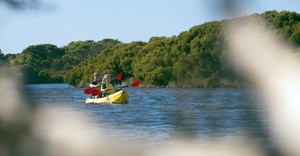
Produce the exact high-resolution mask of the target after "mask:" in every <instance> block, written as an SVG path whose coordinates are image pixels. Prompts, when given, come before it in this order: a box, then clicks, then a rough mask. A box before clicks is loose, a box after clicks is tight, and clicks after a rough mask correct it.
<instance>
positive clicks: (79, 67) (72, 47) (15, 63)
mask: <svg viewBox="0 0 300 156" xmlns="http://www.w3.org/2000/svg"><path fill="white" fill-rule="evenodd" d="M253 16H259V17H263V18H265V19H266V21H267V22H269V23H270V24H271V25H273V27H274V28H275V29H276V31H277V32H279V33H280V34H281V35H282V37H284V38H286V39H287V40H288V41H289V43H291V44H294V45H296V47H299V46H300V15H299V14H298V13H295V12H288V11H282V12H276V11H268V12H265V13H263V14H253V15H250V16H245V17H241V18H249V17H253ZM226 21H227V20H223V21H215V22H208V23H204V24H201V25H198V26H194V27H192V28H191V29H190V30H188V31H184V32H182V33H180V34H179V35H178V36H173V37H152V38H151V39H150V40H149V41H148V42H131V43H128V44H125V43H121V42H119V41H117V40H112V39H105V40H102V41H98V42H94V41H78V42H71V43H70V44H69V45H67V46H65V47H62V48H58V47H56V46H55V45H50V44H48V45H35V46H29V47H27V48H26V49H24V50H23V52H22V53H21V54H15V55H3V54H2V55H0V64H1V66H2V65H3V66H6V68H11V69H13V70H15V71H18V73H20V75H23V77H25V78H26V83H51V82H66V83H69V84H71V85H74V86H85V85H86V83H87V82H89V81H90V80H91V79H92V77H91V75H92V73H93V72H95V71H97V72H99V73H101V74H102V75H104V74H106V73H109V74H112V75H116V74H117V73H119V72H123V73H124V76H123V77H122V79H123V80H127V79H130V78H134V79H139V80H141V81H142V83H143V85H144V86H161V87H238V86H241V84H242V81H241V78H239V77H238V76H236V75H235V74H234V72H233V71H232V70H231V68H230V67H229V65H228V63H227V62H226V60H225V56H224V46H225V43H224V40H223V38H222V31H223V27H224V25H225V22H226ZM274 31H275V30H274Z"/></svg>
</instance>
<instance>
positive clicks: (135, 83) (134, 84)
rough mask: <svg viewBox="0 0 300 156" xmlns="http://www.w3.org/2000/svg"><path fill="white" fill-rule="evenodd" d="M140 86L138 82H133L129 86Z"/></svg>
mask: <svg viewBox="0 0 300 156" xmlns="http://www.w3.org/2000/svg"><path fill="white" fill-rule="evenodd" d="M139 85H140V81H139V80H138V81H135V82H133V83H132V84H131V86H132V87H138V86H139Z"/></svg>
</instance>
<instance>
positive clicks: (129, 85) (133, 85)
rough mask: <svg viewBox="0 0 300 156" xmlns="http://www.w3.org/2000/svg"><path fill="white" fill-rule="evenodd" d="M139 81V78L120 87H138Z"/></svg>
mask: <svg viewBox="0 0 300 156" xmlns="http://www.w3.org/2000/svg"><path fill="white" fill-rule="evenodd" d="M140 83H141V82H140V81H139V80H137V81H134V82H132V83H131V84H128V85H125V86H122V88H124V87H138V86H139V85H140Z"/></svg>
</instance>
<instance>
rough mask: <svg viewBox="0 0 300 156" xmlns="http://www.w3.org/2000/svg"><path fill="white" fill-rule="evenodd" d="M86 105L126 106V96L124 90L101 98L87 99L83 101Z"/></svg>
mask: <svg viewBox="0 0 300 156" xmlns="http://www.w3.org/2000/svg"><path fill="white" fill-rule="evenodd" d="M85 103H87V104H126V103H128V94H127V93H126V92H125V91H124V90H120V91H117V92H116V93H113V94H110V95H108V96H106V97H102V98H93V97H89V98H87V99H86V100H85Z"/></svg>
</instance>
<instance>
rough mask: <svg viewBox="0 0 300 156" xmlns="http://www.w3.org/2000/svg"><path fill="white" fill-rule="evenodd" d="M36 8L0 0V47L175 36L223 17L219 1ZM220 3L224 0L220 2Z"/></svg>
mask: <svg viewBox="0 0 300 156" xmlns="http://www.w3.org/2000/svg"><path fill="white" fill-rule="evenodd" d="M237 1H239V2H240V4H239V5H238V6H239V7H240V10H241V14H240V15H250V14H253V13H263V12H265V11H270V10H277V11H282V10H287V11H295V12H297V13H300V7H299V6H300V0H237ZM40 2H41V4H42V5H41V7H40V8H39V9H32V10H25V11H20V10H12V9H9V8H8V7H5V6H4V5H3V4H2V3H0V15H1V17H2V18H1V21H0V49H1V50H2V53H4V54H8V53H21V52H22V50H24V49H25V48H27V47H28V46H30V45H38V44H53V45H56V46H58V47H63V46H66V45H68V44H69V43H70V42H72V41H85V40H94V41H100V40H103V39H105V38H111V39H117V40H119V41H121V42H123V43H130V42H132V41H144V42H148V41H149V39H150V38H151V37H154V36H159V37H161V36H165V37H171V36H174V35H175V36H177V35H179V34H180V33H181V32H183V31H188V30H189V29H190V28H191V27H193V26H196V25H200V24H203V23H205V22H210V21H220V20H222V19H226V18H228V16H225V14H224V12H222V11H221V8H220V7H219V6H218V5H217V4H219V3H220V2H222V0H40ZM223 2H224V1H223Z"/></svg>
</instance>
